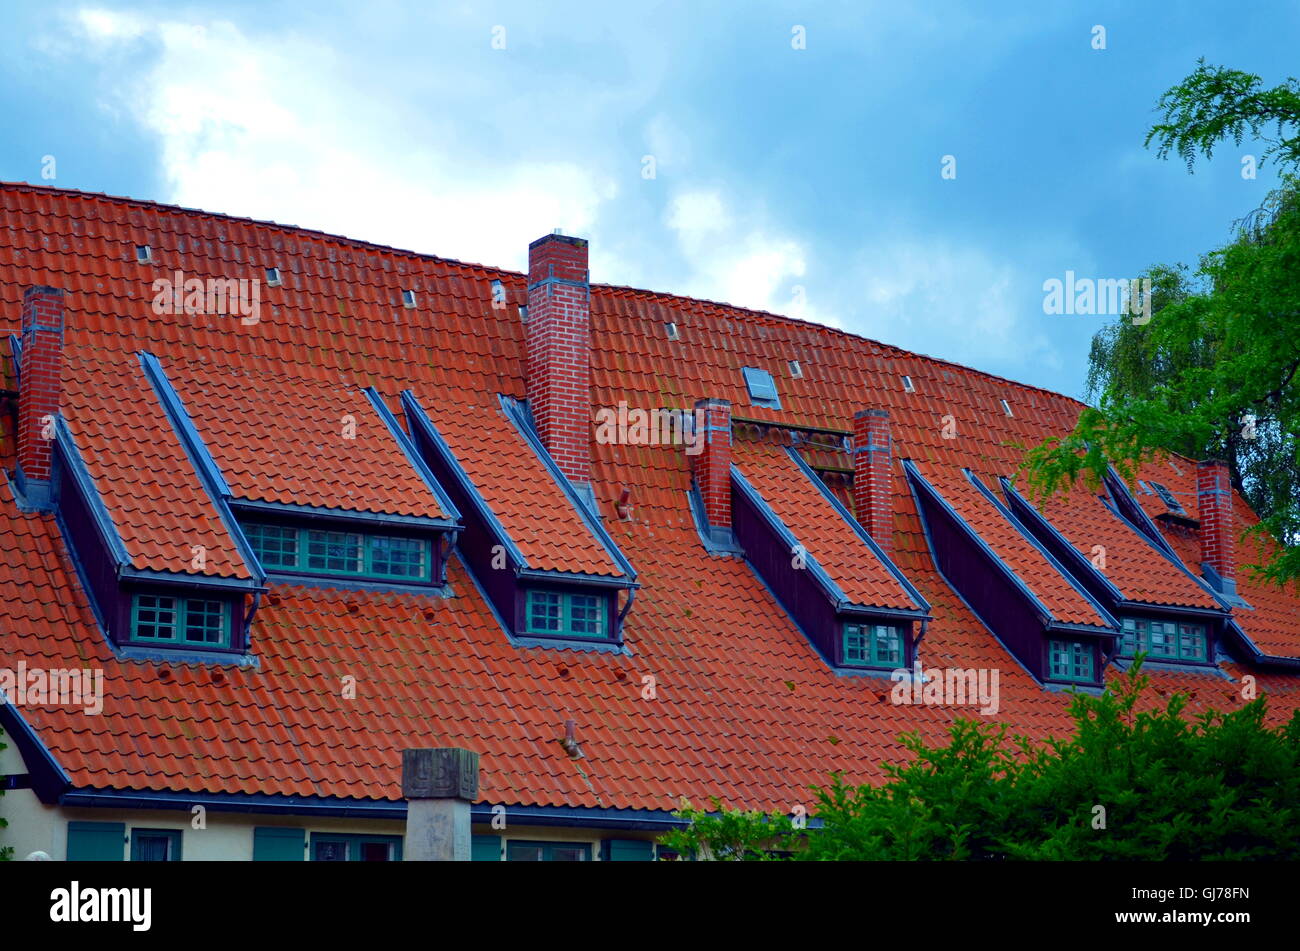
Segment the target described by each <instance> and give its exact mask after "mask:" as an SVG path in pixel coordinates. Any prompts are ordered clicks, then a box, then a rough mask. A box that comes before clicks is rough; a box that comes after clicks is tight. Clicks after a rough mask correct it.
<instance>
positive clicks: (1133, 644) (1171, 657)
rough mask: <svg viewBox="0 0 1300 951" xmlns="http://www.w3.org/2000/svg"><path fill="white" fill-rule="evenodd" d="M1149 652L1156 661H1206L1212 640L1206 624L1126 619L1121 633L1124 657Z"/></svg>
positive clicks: (1121, 653)
mask: <svg viewBox="0 0 1300 951" xmlns="http://www.w3.org/2000/svg"><path fill="white" fill-rule="evenodd" d="M1138 651H1143V652H1145V653H1146V654H1147V655H1148V656H1149V657H1150V658H1151V659H1152V660H1168V661H1192V662H1197V661H1200V662H1203V661H1205V660H1208V658H1209V639H1208V638H1207V637H1206V633H1205V626H1204V625H1202V624H1182V623H1179V624H1175V623H1174V622H1173V621H1152V620H1148V619H1147V618H1131V617H1126V618H1124V619H1123V622H1122V631H1121V633H1120V649H1119V652H1120V656H1122V657H1132V656H1133V655H1134V654H1136V653H1137V652H1138Z"/></svg>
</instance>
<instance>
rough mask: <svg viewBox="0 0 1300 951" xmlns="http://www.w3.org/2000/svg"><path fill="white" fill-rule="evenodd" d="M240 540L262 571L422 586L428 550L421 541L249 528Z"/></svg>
mask: <svg viewBox="0 0 1300 951" xmlns="http://www.w3.org/2000/svg"><path fill="white" fill-rule="evenodd" d="M244 535H245V536H246V537H247V538H248V542H249V544H250V545H252V546H253V552H254V554H256V555H257V558H258V560H259V561H260V562H261V563H262V567H264V568H268V569H271V570H278V571H308V572H319V573H321V574H334V575H354V576H373V577H378V578H393V579H399V580H409V581H428V580H429V578H430V576H431V572H432V560H433V559H432V546H431V544H430V542H428V541H427V540H426V539H423V538H404V537H400V536H396V535H369V534H364V533H362V532H340V531H323V530H319V529H308V528H294V527H291V526H285V525H266V524H260V523H252V524H249V525H246V526H244Z"/></svg>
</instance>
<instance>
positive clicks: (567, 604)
mask: <svg viewBox="0 0 1300 951" xmlns="http://www.w3.org/2000/svg"><path fill="white" fill-rule="evenodd" d="M606 610H607V605H606V601H605V598H603V597H601V596H600V595H595V594H572V593H566V592H560V591H545V590H541V589H537V588H534V589H531V590H529V592H528V595H527V598H526V602H525V611H524V614H525V617H524V631H525V633H528V634H533V635H537V636H539V637H572V638H577V639H579V640H584V641H594V640H608V639H609V632H608V630H607V628H608V624H607V623H606V616H605V615H606Z"/></svg>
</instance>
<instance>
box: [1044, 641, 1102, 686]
mask: <svg viewBox="0 0 1300 951" xmlns="http://www.w3.org/2000/svg"><path fill="white" fill-rule="evenodd" d="M1049 655H1050V660H1051V665H1050V666H1051V676H1052V679H1053V680H1070V681H1074V682H1076V683H1078V682H1085V683H1090V682H1092V681H1093V680H1094V679H1096V678H1095V677H1094V676H1093V673H1092V648H1091V647H1090V646H1089V645H1088V644H1085V643H1084V642H1083V641H1051V642H1050V643H1049Z"/></svg>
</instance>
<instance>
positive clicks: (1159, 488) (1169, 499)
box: [1147, 479, 1187, 515]
mask: <svg viewBox="0 0 1300 951" xmlns="http://www.w3.org/2000/svg"><path fill="white" fill-rule="evenodd" d="M1147 481H1148V484H1150V486H1151V488H1153V489H1155V490H1156V495H1158V496H1160V501H1161V502H1164V503H1165V508H1167V509H1169V511H1171V512H1173V513H1174V514H1175V515H1186V514H1187V510H1186V509H1185V508H1183V506H1182V504H1181V503H1179V501H1178V499H1177V498H1175V497H1174V494H1173V493H1172V492H1170V491H1169V489H1168V488H1167V487H1165V486H1163V485H1161V484H1160V483H1159V482H1151V481H1150V480H1149V479H1148V480H1147Z"/></svg>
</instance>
